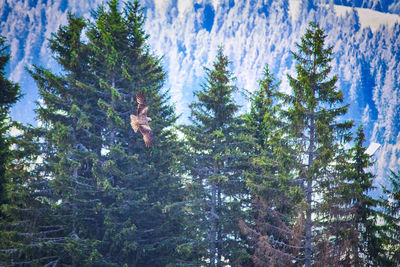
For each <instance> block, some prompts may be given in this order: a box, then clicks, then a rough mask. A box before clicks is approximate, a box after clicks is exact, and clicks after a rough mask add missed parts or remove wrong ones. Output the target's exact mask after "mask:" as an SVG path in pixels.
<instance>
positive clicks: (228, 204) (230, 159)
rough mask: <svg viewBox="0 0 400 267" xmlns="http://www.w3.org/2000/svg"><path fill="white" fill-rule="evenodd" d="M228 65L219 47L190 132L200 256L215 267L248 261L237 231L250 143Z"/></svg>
mask: <svg viewBox="0 0 400 267" xmlns="http://www.w3.org/2000/svg"><path fill="white" fill-rule="evenodd" d="M228 64H229V60H228V58H227V57H226V56H225V55H224V54H223V48H222V47H219V49H218V54H217V57H216V60H215V61H214V63H213V68H212V69H209V68H205V70H206V74H207V81H206V83H205V84H204V85H203V86H202V89H201V90H199V91H197V92H195V96H196V97H197V101H195V102H194V103H192V104H191V106H190V108H191V117H190V119H191V122H192V124H191V125H189V126H187V127H185V134H186V138H187V139H188V142H189V147H190V151H191V152H192V154H191V156H192V157H193V161H192V166H191V169H190V176H191V179H192V183H191V185H190V187H191V188H192V189H193V190H194V191H195V192H196V193H198V195H197V196H193V198H194V199H193V202H192V203H193V204H194V205H192V206H191V208H192V209H194V211H193V213H194V214H193V216H194V217H197V218H200V220H199V221H200V223H199V224H198V226H197V227H198V228H199V230H200V231H201V232H200V233H198V234H197V238H198V239H197V240H198V241H199V242H197V247H198V248H200V249H201V248H203V249H205V250H206V251H202V253H201V254H200V255H199V256H200V257H203V259H208V260H209V265H210V266H222V265H224V264H225V262H229V264H233V265H235V264H240V263H241V262H242V261H244V262H246V261H247V260H248V256H247V255H248V254H247V251H246V249H245V248H244V246H243V239H242V237H241V236H240V230H239V227H238V219H239V218H240V217H242V216H244V215H243V213H242V211H243V210H242V208H243V206H244V205H246V200H245V194H246V189H245V184H244V178H243V173H242V171H241V169H242V168H243V164H244V161H245V156H244V151H245V149H246V144H247V143H246V140H245V137H244V134H243V132H241V131H242V128H243V127H241V126H242V122H241V120H240V118H239V117H238V116H237V115H236V112H237V111H238V108H239V107H238V106H237V105H236V104H235V103H234V101H233V93H234V92H235V91H236V90H237V88H236V87H235V86H234V85H232V81H233V74H232V72H230V71H229V69H228ZM203 242H205V243H203Z"/></svg>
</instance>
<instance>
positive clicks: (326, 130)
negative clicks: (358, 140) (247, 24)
mask: <svg viewBox="0 0 400 267" xmlns="http://www.w3.org/2000/svg"><path fill="white" fill-rule="evenodd" d="M325 38H326V36H325V34H324V31H323V30H322V29H321V28H320V27H319V25H318V24H315V23H310V27H309V28H308V29H307V31H306V33H305V34H304V36H303V37H302V38H301V42H300V44H296V45H297V48H298V51H297V52H292V55H293V57H294V59H295V60H296V62H297V64H296V72H297V76H296V77H292V76H291V75H288V76H287V77H288V80H289V84H290V86H291V88H292V90H293V92H292V94H285V95H284V96H283V98H284V100H285V104H286V105H287V110H286V112H284V114H285V119H286V121H287V123H288V134H289V135H290V136H291V139H292V142H293V145H294V149H295V151H296V153H297V155H298V157H297V166H296V170H297V179H298V180H299V181H301V187H302V190H303V193H304V195H305V200H306V203H307V208H306V212H305V222H304V226H305V240H304V258H305V261H304V264H305V266H306V267H309V266H311V265H312V264H313V258H314V256H315V251H314V250H313V246H314V243H313V230H314V229H315V228H314V226H316V223H317V221H318V217H317V216H314V215H316V214H317V213H318V209H319V208H318V207H317V205H316V204H318V203H317V202H316V196H317V194H318V193H320V194H321V193H323V191H324V190H323V189H324V186H327V183H329V178H330V175H329V174H330V173H329V171H330V170H329V169H330V167H329V166H331V164H332V163H333V162H334V161H335V157H336V156H337V154H338V153H340V152H341V151H342V149H340V147H341V146H340V144H341V141H342V142H343V141H344V142H347V141H348V140H349V138H350V137H349V132H348V130H349V129H350V127H351V126H352V122H346V121H344V122H340V121H339V118H340V116H343V115H344V114H345V113H346V112H347V105H343V104H342V102H343V93H342V92H341V91H340V90H338V89H337V88H336V86H335V84H336V81H337V77H336V76H330V72H331V66H330V65H329V64H330V62H331V61H332V56H331V55H332V47H328V48H325V47H324V46H325Z"/></svg>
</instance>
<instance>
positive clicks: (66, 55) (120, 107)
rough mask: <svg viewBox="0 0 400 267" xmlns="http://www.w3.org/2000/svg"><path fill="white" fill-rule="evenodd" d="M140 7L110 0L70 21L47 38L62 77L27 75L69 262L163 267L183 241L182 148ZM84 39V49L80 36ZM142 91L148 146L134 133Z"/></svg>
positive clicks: (63, 255) (42, 72)
mask: <svg viewBox="0 0 400 267" xmlns="http://www.w3.org/2000/svg"><path fill="white" fill-rule="evenodd" d="M143 24H144V11H143V9H142V8H141V7H140V5H139V3H138V1H135V2H133V3H127V4H125V6H124V8H123V11H122V12H120V11H119V7H118V1H117V0H111V1H109V2H108V3H107V4H106V5H105V6H100V7H99V8H98V9H97V10H96V11H94V12H93V18H92V20H89V21H85V20H84V19H82V18H77V17H75V16H73V15H70V16H69V22H68V25H67V26H65V27H61V28H60V29H59V31H58V32H57V33H56V34H54V35H53V36H52V38H51V40H50V48H51V49H52V51H53V53H54V54H55V55H56V59H57V61H58V62H59V64H60V65H61V67H62V68H63V69H64V72H63V73H62V74H58V75H56V74H53V73H51V72H50V71H49V70H46V69H44V68H42V67H36V66H35V67H34V68H33V69H31V70H30V73H31V74H32V76H33V78H34V79H35V80H36V81H37V84H38V86H39V91H40V94H41V98H42V99H43V104H42V105H40V107H39V108H38V111H37V112H38V116H39V119H40V120H41V122H42V125H43V126H42V137H43V139H44V140H45V146H46V150H45V152H46V153H45V155H44V162H45V165H46V172H47V173H48V175H49V176H51V177H52V181H51V184H50V188H51V189H54V192H55V195H54V196H53V199H52V200H53V202H52V203H53V204H52V205H53V210H54V216H53V217H55V218H59V220H60V224H61V225H63V227H64V229H65V231H64V233H63V236H61V237H60V239H61V240H62V241H63V243H62V244H63V246H62V247H61V250H58V251H55V252H54V253H55V254H57V255H59V257H60V263H62V264H83V265H91V266H114V265H116V266H122V265H124V264H126V265H129V266H165V265H167V264H169V263H174V262H176V261H177V254H178V253H179V251H178V250H177V248H178V245H179V244H180V243H181V242H182V241H181V240H182V239H183V238H182V232H183V231H182V227H183V226H182V223H183V222H182V220H181V217H182V215H183V211H182V208H181V207H182V205H183V203H182V202H181V201H182V200H183V195H182V192H183V191H182V188H181V183H180V178H179V173H180V165H179V164H180V157H181V151H182V150H181V144H180V143H179V142H178V141H177V137H176V135H175V134H174V132H173V124H174V122H175V121H176V116H175V114H174V111H173V108H172V107H171V106H169V105H168V104H167V101H168V91H166V90H163V89H162V87H163V83H164V80H165V73H164V71H163V70H162V67H161V63H160V59H159V58H157V57H155V56H153V55H152V54H151V52H150V50H149V47H148V46H147V44H146V39H147V38H148V36H147V35H146V34H145V32H144V30H143ZM84 29H85V30H86V34H87V41H85V42H83V41H82V38H81V37H82V33H83V30H84ZM138 92H143V93H144V94H145V96H146V98H147V102H148V104H149V112H148V116H149V117H151V118H152V121H151V122H150V127H151V128H152V129H153V135H154V144H153V146H152V147H150V148H146V147H145V146H144V143H143V137H142V136H141V134H140V133H136V134H135V133H134V132H133V130H132V128H131V127H130V119H129V116H130V114H135V113H136V109H137V105H138V104H137V102H136V98H135V95H136V93H138Z"/></svg>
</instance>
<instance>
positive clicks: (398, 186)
mask: <svg viewBox="0 0 400 267" xmlns="http://www.w3.org/2000/svg"><path fill="white" fill-rule="evenodd" d="M389 180H390V188H389V189H388V188H383V192H384V193H385V194H386V196H387V198H383V199H381V208H382V209H383V211H384V212H383V214H382V217H383V219H384V226H383V229H384V235H383V236H384V237H383V238H384V240H385V241H386V243H385V250H386V253H387V254H386V255H387V257H388V258H389V262H388V263H387V266H399V264H400V172H397V173H395V172H393V171H391V175H390V177H389Z"/></svg>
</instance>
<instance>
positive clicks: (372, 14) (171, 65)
mask: <svg viewBox="0 0 400 267" xmlns="http://www.w3.org/2000/svg"><path fill="white" fill-rule="evenodd" d="M101 2H103V1H100V0H91V1H77V0H74V1H73V0H63V1H57V0H53V1H51V0H29V1H28V0H12V1H11V0H6V1H5V2H4V1H3V2H0V30H1V33H2V34H3V35H5V36H7V37H8V38H9V40H10V43H11V53H12V56H13V59H12V62H11V64H10V65H9V73H10V75H9V76H10V78H11V79H13V80H15V81H18V82H20V83H21V85H22V88H23V90H24V93H25V94H26V96H25V98H24V100H23V101H22V102H21V103H19V104H17V106H16V108H14V110H13V116H14V118H16V119H17V120H22V121H25V122H27V121H28V122H33V113H32V109H33V108H34V105H33V101H35V100H36V98H37V92H36V90H37V89H36V87H35V85H33V84H32V80H31V79H30V78H29V77H27V73H26V72H25V71H24V69H23V68H24V67H25V66H27V65H29V64H32V63H35V64H40V65H44V66H46V67H49V68H52V69H55V70H57V66H56V64H55V62H54V60H53V59H52V58H51V55H50V53H49V50H48V48H47V44H46V38H49V37H50V34H51V32H54V31H55V30H56V29H57V28H58V25H60V24H62V23H65V22H66V14H67V12H68V11H71V12H77V13H78V15H84V16H88V14H89V10H90V9H91V8H95V7H96V6H97V4H99V3H101ZM329 2H330V4H329ZM337 2H338V1H335V3H337ZM378 2H379V3H380V4H379V5H380V6H382V8H379V5H378V4H377V3H378ZM142 3H143V5H144V6H145V7H146V8H147V23H146V30H147V32H148V33H149V34H150V39H149V44H150V47H151V49H152V51H154V53H156V54H158V55H160V56H164V58H163V63H164V66H165V69H166V71H167V73H168V80H167V84H166V87H167V88H170V93H171V96H172V101H173V102H174V103H176V108H177V112H178V113H183V116H182V120H181V122H186V121H187V120H186V118H187V115H188V113H189V112H188V104H189V103H190V102H191V101H192V100H193V91H194V90H197V89H199V88H200V84H201V83H202V82H204V70H203V67H204V66H210V64H211V62H212V61H213V60H214V57H215V55H216V51H217V47H218V45H223V46H224V48H225V53H226V54H227V55H228V56H229V58H230V59H231V61H232V65H231V66H232V69H233V71H234V73H235V74H236V77H237V81H236V82H237V85H238V87H239V88H245V89H248V90H254V89H255V88H256V87H257V79H259V78H261V73H262V69H263V67H264V66H265V64H266V63H268V64H269V66H270V68H271V70H272V71H273V72H274V73H275V75H276V76H277V77H278V78H279V79H281V80H282V88H281V89H282V90H290V88H289V87H288V82H287V79H286V74H287V73H292V74H293V73H294V64H295V62H294V61H293V59H292V57H291V55H290V50H292V49H295V46H294V44H295V42H297V41H299V40H300V37H301V35H302V34H303V33H304V31H305V29H306V27H307V24H308V22H309V21H317V22H319V23H320V25H321V26H322V27H323V28H324V29H325V30H326V34H327V42H328V45H332V46H333V47H334V58H335V59H334V63H333V72H334V73H335V74H337V75H338V77H339V83H338V86H340V88H341V89H342V90H343V91H344V94H345V102H346V103H350V104H351V105H350V112H349V115H348V117H349V118H352V119H354V120H355V123H356V124H359V123H363V124H364V126H365V127H366V130H367V137H368V138H369V139H370V141H371V142H377V143H380V144H382V145H383V146H382V148H381V149H379V150H378V155H377V160H378V162H377V165H376V166H377V170H376V171H377V173H379V177H380V179H384V177H385V174H384V172H385V171H386V170H387V167H390V168H393V169H396V168H398V166H400V162H398V159H399V158H400V157H399V156H400V135H399V134H400V125H399V122H398V120H397V118H398V117H399V115H400V114H399V111H400V110H399V107H400V106H399V104H400V103H398V101H399V100H398V99H399V97H398V94H399V89H400V86H399V83H400V82H399V79H398V77H400V66H399V62H400V51H399V49H400V39H399V38H400V26H399V22H400V16H398V15H396V14H387V13H382V12H378V11H376V10H381V11H387V10H388V9H389V7H391V6H393V5H395V4H396V3H395V2H389V1H380V0H370V1H355V2H354V3H355V4H357V5H355V4H354V6H359V7H363V8H351V7H349V4H348V3H345V2H344V1H342V4H344V5H346V6H344V5H333V2H331V1H316V2H312V1H311V0H278V1H277V0H258V1H256V0H246V1H244V0H241V1H238V0H236V1H234V0H162V1H161V0H143V1H142ZM366 7H370V8H375V9H376V10H372V9H366ZM236 99H237V101H238V102H239V103H240V104H241V105H243V106H244V108H243V109H242V111H244V110H245V107H246V101H245V99H244V98H243V96H242V95H241V94H240V93H238V94H237V96H236Z"/></svg>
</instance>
